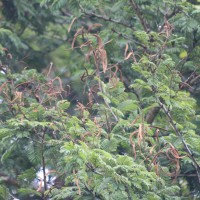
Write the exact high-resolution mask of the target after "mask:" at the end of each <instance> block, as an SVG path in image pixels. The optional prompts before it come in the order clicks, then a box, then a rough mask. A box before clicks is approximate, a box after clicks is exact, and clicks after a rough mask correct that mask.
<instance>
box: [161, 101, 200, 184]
mask: <svg viewBox="0 0 200 200" xmlns="http://www.w3.org/2000/svg"><path fill="white" fill-rule="evenodd" d="M158 103H159V105H160V107H161V108H162V110H163V111H164V113H165V114H166V115H167V117H168V119H169V123H170V125H171V126H172V128H173V129H174V131H175V133H176V134H177V136H179V137H180V138H181V140H182V144H183V146H184V148H185V150H186V152H187V153H188V156H189V157H190V159H191V160H192V161H193V165H194V167H195V169H196V173H197V177H198V181H199V183H200V165H199V164H198V162H197V161H196V160H195V158H194V156H193V153H192V151H191V150H190V149H189V147H188V145H187V144H186V142H185V140H184V139H183V136H182V134H181V132H180V131H179V130H178V128H177V126H176V124H175V123H174V122H173V119H172V116H171V114H170V112H169V110H168V109H167V108H166V106H165V105H164V104H163V103H161V101H159V102H158Z"/></svg>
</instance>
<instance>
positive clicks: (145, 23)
mask: <svg viewBox="0 0 200 200" xmlns="http://www.w3.org/2000/svg"><path fill="white" fill-rule="evenodd" d="M129 2H130V4H131V6H132V8H133V10H134V11H135V12H136V15H137V16H138V18H139V20H140V22H141V24H142V26H143V28H144V30H145V32H147V33H148V32H149V31H150V30H149V28H150V27H149V25H148V24H147V21H146V20H145V19H144V18H143V16H142V13H141V11H140V8H139V7H138V5H137V4H136V3H135V1H134V0H129Z"/></svg>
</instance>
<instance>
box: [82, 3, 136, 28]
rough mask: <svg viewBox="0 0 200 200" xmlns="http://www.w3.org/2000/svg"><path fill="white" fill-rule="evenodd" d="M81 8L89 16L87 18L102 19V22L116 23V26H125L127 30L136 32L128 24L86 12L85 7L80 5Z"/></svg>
mask: <svg viewBox="0 0 200 200" xmlns="http://www.w3.org/2000/svg"><path fill="white" fill-rule="evenodd" d="M79 6H80V8H81V11H82V12H83V13H84V14H85V15H87V16H90V17H96V18H99V19H102V20H104V21H109V22H113V23H115V24H119V25H122V26H124V27H126V28H130V29H132V30H135V29H134V28H133V27H132V26H131V25H129V24H126V23H124V22H122V21H118V20H115V19H112V18H110V17H107V16H103V15H98V14H96V13H94V12H86V11H85V10H84V9H83V7H82V6H81V5H79Z"/></svg>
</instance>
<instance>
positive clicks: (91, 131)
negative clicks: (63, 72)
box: [0, 0, 200, 199]
mask: <svg viewBox="0 0 200 200" xmlns="http://www.w3.org/2000/svg"><path fill="white" fill-rule="evenodd" d="M5 2H6V1H4V4H5ZM21 2H23V3H25V2H26V1H21ZM42 6H45V10H46V11H48V10H49V9H51V10H52V11H53V13H56V16H59V17H61V16H62V17H63V16H64V17H66V18H67V17H68V16H69V18H70V19H71V22H70V23H69V24H68V31H69V32H70V34H71V35H74V36H73V37H72V38H71V39H70V41H69V42H70V44H71V48H72V49H73V51H76V50H78V53H79V54H80V55H82V58H80V59H79V60H78V61H77V63H76V64H75V65H78V64H79V65H80V66H81V67H82V66H84V67H82V69H81V68H80V67H79V70H77V71H75V76H74V77H77V76H79V77H80V74H82V75H81V77H80V84H79V85H80V86H81V85H84V87H80V88H79V89H78V88H77V85H73V84H72V89H73V90H75V92H77V93H78V92H79V93H80V91H78V90H82V92H81V95H80V96H82V101H77V102H75V103H74V101H71V99H70V98H71V97H72V94H71V93H72V92H71V86H69V85H67V86H65V85H64V82H63V81H62V80H61V79H60V78H59V77H55V78H51V72H52V66H50V68H49V70H48V72H47V73H46V75H44V74H40V73H38V72H36V70H22V71H21V72H20V73H13V72H11V70H10V69H11V68H12V66H11V65H12V64H10V66H9V65H8V61H10V60H11V61H12V58H11V56H10V55H9V54H10V52H9V51H8V50H7V48H6V47H7V46H3V47H4V49H3V51H2V65H1V70H2V74H1V87H0V92H1V96H0V99H1V101H2V103H1V119H2V120H1V123H0V126H1V129H0V138H1V149H0V150H1V153H2V158H1V166H0V167H1V172H2V174H1V177H2V181H1V183H2V184H1V187H0V196H1V197H2V199H12V198H13V196H16V197H17V198H20V199H27V198H29V199H30V198H33V199H48V198H51V199H173V198H174V199H182V198H189V199H192V198H196V197H197V198H198V196H199V191H200V188H199V185H200V175H199V173H200V164H199V163H200V160H199V153H200V144H199V141H200V140H199V139H200V138H199V137H200V136H199V132H198V127H199V126H198V124H197V122H198V118H199V115H198V112H199V110H198V101H197V100H196V98H197V97H198V78H199V63H198V53H199V40H198V39H199V37H200V29H199V10H198V9H195V7H194V6H193V5H192V4H190V3H188V2H182V1H176V2H174V1H167V2H165V1H156V0H154V1H151V2H149V1H139V0H138V1H135V0H130V1H123V0H122V1H113V2H112V1H109V2H107V1H102V2H100V1H94V0H93V1H81V2H79V1H64V0H59V1H53V0H52V1H50V0H43V1H42ZM41 9H44V8H41ZM71 13H73V14H71ZM51 15H52V14H51ZM59 17H58V18H59ZM62 17H61V18H62ZM58 18H57V19H58ZM54 20H55V19H54ZM68 20H69V19H68ZM69 21H70V20H69ZM75 24H76V28H74V27H75ZM77 27H79V28H77ZM41 37H42V36H41ZM3 45H5V44H3ZM66 45H67V44H66ZM76 55H77V54H76ZM83 55H85V56H86V60H87V62H86V61H84V59H83ZM69 56H70V54H69ZM79 57H80V56H79ZM73 58H74V57H73V56H72V59H73ZM74 62H75V61H74ZM11 63H12V62H11ZM71 71H72V70H71ZM74 80H77V78H74ZM80 96H79V97H78V98H79V99H80ZM70 101H71V103H70ZM13 164H15V165H14V166H13ZM39 170H41V171H42V174H43V176H42V177H37V172H38V171H39ZM49 175H53V178H55V177H56V180H54V181H53V184H54V185H52V183H51V178H50V176H49ZM36 178H38V179H39V181H38V182H39V184H38V185H37V187H36V188H33V183H32V181H33V180H36ZM13 191H14V192H13ZM31 196H32V197H31Z"/></svg>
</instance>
